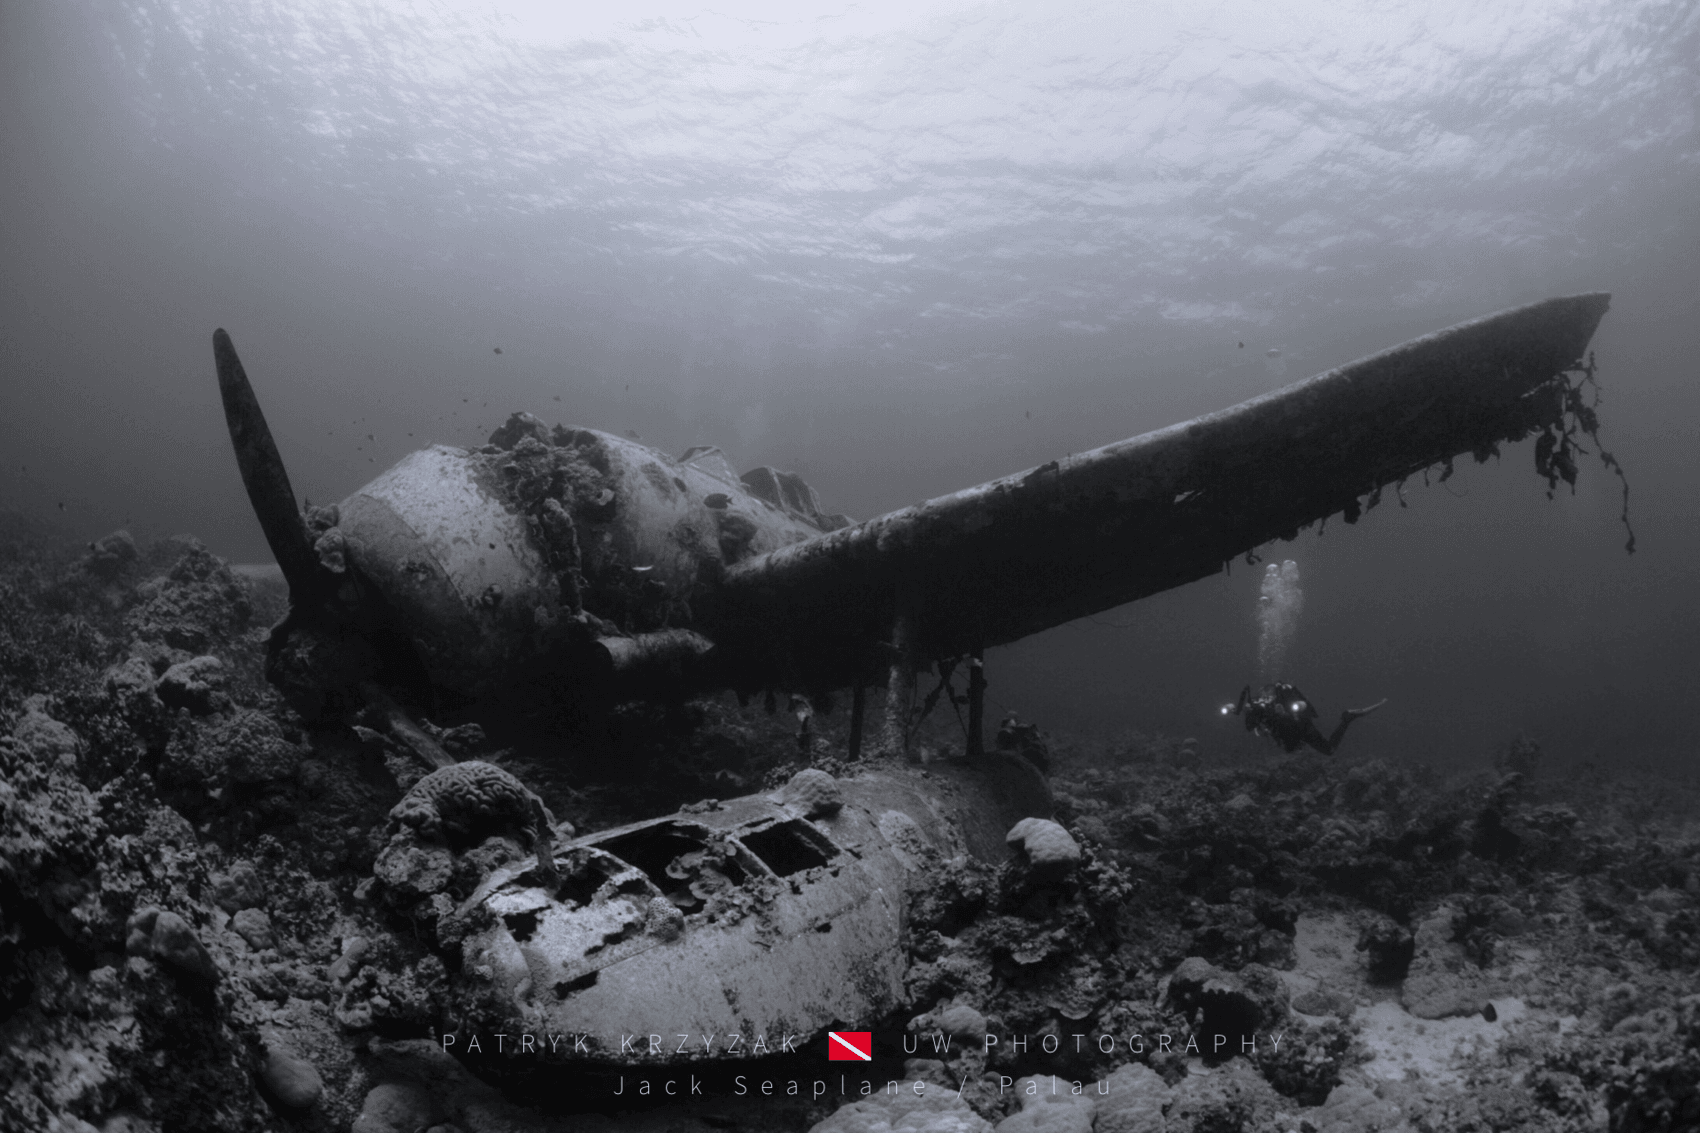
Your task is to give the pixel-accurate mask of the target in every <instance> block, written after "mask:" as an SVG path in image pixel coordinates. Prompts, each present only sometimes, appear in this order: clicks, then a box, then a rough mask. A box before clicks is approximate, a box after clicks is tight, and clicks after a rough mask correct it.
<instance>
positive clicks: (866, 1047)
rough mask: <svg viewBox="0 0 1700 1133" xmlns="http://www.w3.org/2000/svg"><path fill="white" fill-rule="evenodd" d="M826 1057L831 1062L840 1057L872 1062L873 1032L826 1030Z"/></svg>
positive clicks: (845, 1059)
mask: <svg viewBox="0 0 1700 1133" xmlns="http://www.w3.org/2000/svg"><path fill="white" fill-rule="evenodd" d="M826 1057H827V1058H828V1059H829V1060H831V1061H833V1062H837V1061H839V1060H840V1059H842V1060H844V1061H847V1062H872V1061H873V1060H874V1033H873V1032H872V1031H828V1032H827V1033H826Z"/></svg>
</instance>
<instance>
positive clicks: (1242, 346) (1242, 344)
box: [1240, 342, 1245, 350]
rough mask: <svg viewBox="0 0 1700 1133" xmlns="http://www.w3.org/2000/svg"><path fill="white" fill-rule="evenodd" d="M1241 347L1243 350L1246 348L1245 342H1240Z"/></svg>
mask: <svg viewBox="0 0 1700 1133" xmlns="http://www.w3.org/2000/svg"><path fill="white" fill-rule="evenodd" d="M1240 349H1241V350H1244V349H1245V343H1243V342H1242V343H1240Z"/></svg>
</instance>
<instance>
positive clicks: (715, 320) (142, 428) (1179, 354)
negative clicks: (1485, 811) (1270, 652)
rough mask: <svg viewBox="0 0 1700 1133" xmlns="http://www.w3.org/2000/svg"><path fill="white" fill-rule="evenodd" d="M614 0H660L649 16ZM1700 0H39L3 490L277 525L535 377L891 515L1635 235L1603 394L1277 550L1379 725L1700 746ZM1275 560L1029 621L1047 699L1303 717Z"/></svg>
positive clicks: (1601, 747) (1176, 726) (32, 498)
mask: <svg viewBox="0 0 1700 1133" xmlns="http://www.w3.org/2000/svg"><path fill="white" fill-rule="evenodd" d="M611 7H618V9H619V10H620V12H621V14H620V15H619V16H618V17H617V18H613V17H610V16H609V15H608V10H609V8H611ZM1696 59H1700V6H1697V5H1695V4H1693V3H1692V2H1688V0H1672V2H1657V0H1644V2H1634V0H1573V2H1564V0H1534V2H1524V3H1496V4H1481V3H1476V2H1465V0H1445V2H1437V3H1432V4H1424V3H1414V2H1413V3H1394V2H1377V0H1347V2H1343V3H1323V2H1321V0H1311V2H1297V0H1289V2H1269V0H1233V2H1223V3H1175V4H1158V3H1104V4H1091V3H1046V4H1037V3H1031V4H1010V3H968V2H960V3H958V2H938V3H933V4H930V5H928V4H899V3H888V4H863V5H858V4H845V3H778V2H773V3H748V4H720V5H713V6H698V5H692V4H686V3H656V4H648V5H646V4H643V3H635V4H627V5H618V6H607V5H588V4H586V5H567V4H559V5H558V4H548V3H538V4H535V5H524V4H519V3H502V4H478V3H473V2H470V0H468V2H466V3H458V4H430V3H418V4H408V3H402V2H399V0H397V2H386V3H365V2H331V0H324V2H316V3H307V2H303V3H286V2H274V3H261V2H251V3H242V2H234V0H232V2H221V0H176V2H136V3H119V2H107V3H97V2H91V0H0V141H3V150H0V153H3V159H0V454H3V461H4V467H3V468H0V508H4V509H11V510H20V511H23V512H25V513H27V514H30V515H33V516H37V517H40V518H44V519H49V520H52V521H54V522H56V523H58V524H60V525H61V526H63V527H64V528H65V529H66V530H67V532H68V533H70V534H71V535H74V536H75V537H77V538H84V539H86V538H93V537H97V536H99V535H102V534H105V533H106V532H108V531H110V530H112V529H113V528H116V527H119V526H128V527H130V528H131V530H133V531H135V532H137V534H138V535H140V534H143V533H155V534H164V533H172V532H192V533H194V534H196V535H198V536H199V537H200V538H202V539H203V540H205V541H206V542H207V544H208V545H209V546H210V547H211V548H212V549H213V550H215V551H216V552H218V553H219V554H222V555H225V556H227V557H229V558H231V559H233V560H239V561H259V560H263V559H267V558H269V553H268V552H267V550H266V545H265V542H264V539H263V537H262V536H261V533H260V530H259V527H258V524H257V523H256V522H255V520H254V518H253V516H252V514H251V512H250V510H249V506H248V502H247V499H246V497H245V495H244V494H243V491H242V488H241V484H240V481H239V480H238V477H237V474H236V467H235V462H234V459H233V457H232V455H231V451H230V445H229V441H228V439H227V436H226V433H225V425H224V420H223V414H222V410H221V408H220V405H219V400H218V397H217V392H216V386H215V380H214V371H213V360H212V351H211V348H210V343H211V335H212V331H213V329H214V328H215V327H218V326H223V327H225V328H227V329H228V330H229V331H230V333H231V335H232V337H233V338H234V340H235V343H236V345H237V347H238V349H239V350H240V351H241V353H242V358H243V360H244V362H245V363H246V365H247V369H248V373H249V375H250V377H251V378H252V379H253V381H254V383H255V386H256V389H257V391H258V394H259V397H260V400H261V403H262V405H263V406H264V407H265V410H266V413H267V415H268V417H269V419H270V422H271V426H272V430H273V432H274V433H275V435H276V437H277V439H278V443H279V447H280V449H281V451H282V455H283V458H284V460H285V462H286V463H287V465H288V467H289V470H290V474H291V477H292V479H293V482H294V486H295V489H296V491H297V492H301V493H304V494H305V495H307V496H309V497H311V498H312V499H313V500H315V501H321V502H323V501H329V500H334V499H339V498H341V497H343V496H345V495H347V494H348V493H349V492H351V491H353V490H354V489H356V488H358V487H359V486H360V485H361V484H362V483H364V482H365V481H367V480H369V479H370V478H371V477H372V476H374V475H375V474H376V473H378V472H380V471H382V470H383V469H384V468H386V467H387V466H389V465H390V464H391V463H393V462H394V461H395V460H397V459H398V458H399V457H401V456H402V455H403V454H405V453H406V452H408V451H410V450H411V449H413V448H416V447H419V446H421V445H423V444H425V443H427V442H430V441H442V442H448V443H454V444H460V445H473V444H478V443H482V442H483V440H484V439H485V437H486V436H487V435H488V434H489V432H490V430H491V429H493V428H494V427H495V426H496V425H498V424H500V423H501V422H502V420H503V419H505V418H506V416H507V415H508V413H509V412H510V411H513V410H519V409H528V410H530V411H532V412H535V413H537V414H538V415H540V416H542V417H543V418H544V419H545V420H548V421H551V422H554V421H564V422H569V423H573V424H579V425H586V426H591V427H596V428H602V429H606V430H609V431H612V432H625V431H628V430H630V431H632V432H635V433H637V434H638V435H639V436H641V438H642V439H643V440H644V441H645V442H646V443H649V444H652V445H654V446H656V447H658V448H660V449H663V450H665V451H668V452H670V453H673V454H678V453H681V452H683V451H684V449H685V448H687V447H689V446H691V445H694V444H718V445H720V446H721V447H722V448H724V449H725V450H726V451H727V452H728V453H729V454H730V455H731V457H732V459H733V461H734V463H735V464H737V466H738V467H739V468H749V467H754V466H756V465H760V464H771V465H775V466H777V467H780V468H785V469H791V470H795V471H798V472H800V473H802V474H803V475H804V476H805V477H806V478H807V479H808V480H809V482H810V483H811V484H812V485H813V486H814V488H815V489H816V491H817V492H818V493H819V494H820V497H821V501H822V503H823V505H824V506H825V508H826V510H828V511H842V512H847V513H849V514H851V515H852V516H855V517H856V518H858V519H865V518H869V517H871V516H873V515H877V514H879V513H882V512H885V511H889V510H892V509H895V508H899V507H903V506H906V505H908V504H912V503H916V502H918V501H920V500H922V499H925V498H928V497H931V496H936V495H940V494H943V493H946V492H950V491H953V490H956V489H958V488H962V487H966V486H969V485H971V484H975V483H979V482H981V481H984V480H987V479H990V478H992V477H995V476H999V475H1003V474H1006V473H1010V472H1015V471H1019V470H1021V469H1024V468H1028V467H1031V466H1033V465H1036V464H1039V463H1041V462H1044V461H1048V460H1052V459H1055V458H1057V457H1060V456H1063V455H1065V454H1067V453H1071V452H1079V451H1082V450H1084V449H1088V448H1092V447H1095V446H1098V445H1102V444H1105V443H1107V442H1110V441H1114V440H1117V439H1120V438H1123V437H1128V436H1132V435H1134V434H1137V433H1140V432H1144V431H1146V430H1149V429H1153V428H1157V427H1160V426H1163V425H1167V424H1169V423H1172V422H1174V421H1178V420H1182V419H1184V418H1187V417H1191V416H1194V415H1196V414H1199V413H1203V412H1207V411H1210V410H1214V409H1219V408H1223V407H1226V406H1228V405H1231V404H1234V403H1236V402H1238V401H1241V400H1244V399H1245V398H1247V397H1250V396H1253V395H1256V394H1259V393H1262V392H1266V391H1268V390H1270V389H1274V388H1276V387H1278V386H1280V385H1283V384H1286V383H1288V382H1290V381H1293V380H1296V379H1299V378H1303V377H1306V376H1308V375H1310V374H1313V373H1316V372H1319V371H1322V370H1324V369H1327V368H1329V367H1331V366H1334V365H1338V364H1341V363H1344V362H1347V361H1350V360H1352V359H1353V358H1356V357H1360V356H1362V355H1364V354H1368V353H1371V352H1373V351H1376V350H1379V349H1383V348H1385V347H1389V346H1393V345H1396V344H1398V343H1400V342H1403V341H1405V340H1406V339H1409V338H1411V337H1414V336H1416V335H1419V334H1423V333H1427V332H1429V331H1432V330H1436V329H1439V328H1441V327H1444V326H1447V325H1450V324H1451V323H1454V322H1457V321H1460V320H1462V319H1465V318H1469V317H1473V316H1476V315H1480V314H1485V313H1488V312H1491V311H1495V310H1499V309H1502V308H1505V307H1509V306H1513V305H1516V304H1520V303H1525V302H1528V301H1531V300H1535V299H1540V298H1545V297H1548V296H1554V295H1564V294H1571V293H1575V292H1581V291H1592V290H1608V291H1611V292H1612V293H1613V300H1612V310H1611V312H1610V313H1609V314H1608V315H1607V316H1606V318H1605V320H1604V322H1603V324H1602V325H1601V328H1600V331H1599V333H1598V334H1597V335H1596V337H1595V340H1594V348H1595V350H1596V351H1597V356H1598V361H1599V367H1600V369H1599V379H1600V383H1601V385H1602V387H1603V389H1604V400H1603V402H1602V404H1601V414H1602V419H1603V430H1602V433H1601V437H1602V439H1603V440H1604V441H1605V443H1606V445H1607V447H1608V448H1609V449H1610V450H1611V451H1612V452H1613V453H1614V454H1615V455H1616V456H1617V457H1618V458H1619V459H1620V460H1621V461H1622V463H1623V466H1624V467H1625V469H1626V470H1627V473H1628V478H1629V483H1630V485H1631V488H1632V493H1631V496H1630V519H1631V521H1632V522H1633V524H1634V527H1635V532H1636V536H1637V539H1638V549H1637V552H1636V553H1635V554H1634V555H1628V554H1626V553H1625V550H1624V543H1625V539H1626V533H1625V531H1624V528H1623V527H1622V525H1621V524H1620V522H1619V510H1620V507H1621V498H1620V494H1619V493H1620V489H1619V485H1618V483H1617V481H1616V480H1615V478H1613V477H1612V476H1610V475H1609V474H1608V473H1607V472H1606V471H1605V470H1604V469H1603V468H1602V467H1600V465H1599V463H1598V462H1597V461H1595V460H1593V459H1591V458H1590V459H1588V460H1587V461H1586V462H1585V463H1584V465H1583V467H1582V475H1581V479H1580V482H1579V484H1578V486H1577V490H1576V492H1575V494H1574V496H1572V495H1571V494H1569V493H1568V491H1564V490H1561V491H1560V493H1559V494H1558V496H1557V498H1555V499H1553V500H1551V501H1549V500H1548V499H1547V498H1546V491H1545V488H1546V485H1545V483H1544V482H1543V481H1541V480H1539V479H1537V477H1536V476H1535V474H1534V465H1533V457H1532V454H1531V451H1530V446H1529V445H1527V444H1525V445H1521V446H1512V447H1508V448H1507V449H1506V451H1505V453H1504V455H1503V458H1502V459H1499V460H1494V461H1489V462H1488V463H1487V464H1485V465H1482V466H1479V467H1478V466H1475V465H1469V466H1461V467H1460V468H1459V471H1458V474H1457V475H1456V476H1455V477H1453V478H1452V479H1451V480H1450V481H1449V482H1447V483H1446V484H1444V485H1442V484H1434V485H1432V486H1429V487H1423V486H1422V485H1421V484H1420V483H1419V482H1418V481H1416V480H1413V481H1412V482H1411V483H1410V484H1409V485H1407V489H1406V492H1405V495H1406V497H1407V500H1408V504H1409V506H1408V507H1406V508H1401V507H1399V506H1397V503H1396V502H1395V501H1393V500H1392V499H1391V498H1390V499H1389V500H1388V501H1386V502H1384V503H1383V504H1382V506H1381V507H1379V508H1377V509H1376V510H1374V511H1372V512H1369V513H1367V514H1366V515H1365V516H1364V517H1363V518H1362V519H1361V520H1360V521H1359V522H1358V523H1357V524H1355V525H1353V526H1347V525H1345V524H1344V523H1343V522H1341V521H1340V520H1339V519H1338V517H1336V519H1335V520H1333V521H1331V522H1330V523H1328V524H1327V525H1326V528H1325V530H1323V531H1318V530H1316V529H1311V530H1309V531H1306V532H1304V533H1303V534H1301V536H1300V537H1299V538H1298V539H1297V540H1295V541H1293V542H1291V543H1278V544H1274V545H1271V546H1269V547H1266V548H1263V549H1262V550H1263V554H1264V557H1265V558H1266V559H1269V560H1274V561H1281V560H1285V559H1292V560H1295V561H1296V562H1298V563H1299V564H1300V566H1301V568H1302V572H1303V579H1304V608H1303V614H1302V618H1300V619H1299V620H1298V622H1297V624H1296V627H1295V628H1294V630H1293V632H1292V636H1291V640H1290V643H1289V645H1288V648H1287V649H1286V651H1285V666H1286V670H1287V671H1286V674H1285V675H1286V678H1287V679H1289V680H1292V681H1294V682H1295V683H1297V684H1298V685H1300V686H1301V687H1302V688H1303V689H1304V690H1305V691H1306V692H1307V694H1308V695H1309V696H1310V697H1311V698H1312V699H1313V700H1314V701H1315V702H1316V703H1317V704H1318V705H1319V706H1320V707H1321V709H1322V710H1323V713H1324V716H1325V717H1328V716H1331V715H1332V714H1333V713H1334V712H1337V711H1338V710H1339V709H1340V708H1342V707H1345V706H1347V705H1348V704H1351V705H1359V704H1367V703H1370V702H1372V701H1375V700H1378V699H1380V698H1382V697H1387V698H1388V699H1389V703H1388V705H1387V706H1386V707H1385V708H1383V709H1382V710H1381V711H1380V712H1379V713H1377V714H1376V716H1375V717H1373V718H1372V719H1370V720H1366V721H1364V722H1363V723H1361V724H1359V725H1357V726H1356V727H1355V729H1354V731H1353V733H1352V736H1351V739H1350V741H1349V746H1348V747H1347V749H1346V750H1347V755H1348V756H1351V757H1364V756H1371V755H1378V756H1385V757H1388V758H1396V759H1406V760H1424V761H1430V762H1436V763H1481V762H1485V761H1486V760H1488V759H1490V758H1491V757H1492V755H1493V753H1494V751H1495V749H1496V747H1498V746H1499V745H1501V744H1503V743H1505V742H1506V741H1508V740H1510V739H1511V738H1512V737H1513V736H1515V735H1517V734H1518V733H1520V732H1522V733H1527V734H1528V735H1530V736H1532V737H1534V738H1535V739H1537V740H1538V741H1539V742H1540V743H1541V744H1542V745H1543V747H1544V748H1545V750H1546V752H1547V753H1548V755H1549V757H1551V758H1553V759H1555V760H1559V761H1575V760H1583V759H1593V760H1597V761H1599V762H1600V763H1601V764H1604V765H1608V766H1609V765H1614V764H1624V763H1634V762H1641V761H1648V762H1655V763H1660V764H1665V765H1672V764H1675V765H1678V766H1685V767H1692V766H1693V762H1692V761H1693V760H1694V756H1695V752H1696V741H1695V739H1694V729H1693V725H1692V717H1693V711H1694V709H1693V704H1694V701H1695V694H1694V689H1695V685H1696V678H1697V676H1700V665H1697V661H1696V658H1697V657H1700V600H1697V597H1696V595H1697V594H1700V523H1697V521H1700V499H1697V497H1696V492H1695V484H1696V483H1697V481H1700V427H1697V425H1696V414H1697V413H1700V382H1697V381H1696V377H1697V375H1696V363H1695V358H1696V354H1697V348H1696V343H1695V336H1696V328H1697V327H1700V125H1697V120H1696V111H1697V108H1700V97H1697V95H1700V72H1697V70H1696V68H1695V66H1694V60H1696ZM1262 573H1263V567H1262V566H1261V565H1257V566H1248V565H1246V564H1244V563H1237V564H1235V565H1234V568H1233V570H1232V571H1231V572H1229V573H1226V574H1223V575H1220V576H1217V577H1214V578H1210V579H1206V580H1203V581H1200V582H1197V583H1194V584H1192V585H1190V586H1187V587H1183V588H1181V589H1179V590H1177V591H1173V592H1170V593H1168V594H1164V595H1159V596H1158V597H1155V598H1152V599H1148V600H1146V601H1143V602H1140V603H1136V604H1134V605H1132V606H1128V607H1125V608H1122V609H1118V610H1113V611H1107V612H1105V613H1103V614H1101V615H1098V616H1095V617H1092V618H1088V619H1085V620H1083V621H1081V622H1077V623H1074V624H1072V625H1069V626H1065V627H1062V628H1060V629H1057V630H1054V631H1051V632H1048V633H1045V634H1041V635H1038V636H1036V637H1034V638H1030V639H1028V640H1026V641H1023V642H1020V643H1017V644H1016V645H1013V646H1009V647H1006V648H1003V649H999V650H996V651H993V652H992V653H991V654H990V655H989V656H988V664H987V669H988V675H989V677H990V680H991V686H990V689H989V694H988V695H989V698H990V702H991V704H992V706H993V708H994V709H995V710H998V711H1011V710H1014V711H1019V712H1020V713H1021V714H1022V716H1023V717H1024V718H1027V719H1030V720H1033V721H1035V722H1037V723H1039V724H1040V725H1041V727H1044V728H1046V729H1050V730H1056V731H1064V732H1075V733H1091V732H1104V733H1113V732H1116V731H1119V730H1121V729H1127V728H1135V729H1139V730H1141V731H1144V732H1148V733H1163V734H1168V735H1172V736H1187V735H1190V736H1196V737H1197V738H1198V739H1199V740H1200V743H1201V745H1202V746H1203V747H1204V748H1205V749H1206V750H1216V751H1223V752H1235V751H1242V750H1252V749H1251V747H1250V745H1252V744H1253V742H1254V741H1253V739H1252V738H1251V737H1248V736H1246V735H1245V734H1244V733H1243V732H1241V731H1239V730H1238V723H1237V721H1234V720H1231V719H1230V720H1228V721H1224V720H1222V719H1221V718H1220V717H1219V716H1218V714H1217V712H1216V708H1217V706H1218V705H1219V704H1221V703H1222V702H1224V701H1227V700H1231V699H1232V698H1233V696H1234V695H1235V694H1236V693H1237V692H1238V691H1239V688H1240V686H1241V685H1242V684H1245V683H1247V682H1250V681H1253V680H1255V679H1256V676H1257V667H1258V661H1259V656H1258V619H1257V609H1258V588H1259V583H1260V580H1261V578H1262Z"/></svg>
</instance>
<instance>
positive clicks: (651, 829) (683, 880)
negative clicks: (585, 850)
mask: <svg viewBox="0 0 1700 1133" xmlns="http://www.w3.org/2000/svg"><path fill="white" fill-rule="evenodd" d="M597 848H598V849H600V850H604V851H606V852H607V853H610V854H613V855H614V856H615V857H617V858H619V859H620V860H621V861H625V862H630V863H631V864H632V865H634V866H636V867H637V868H639V869H641V870H643V872H644V873H646V874H648V875H649V879H650V880H651V881H653V882H655V884H656V885H657V886H658V887H659V888H660V890H661V892H663V893H665V894H666V895H667V899H668V900H669V901H671V902H673V904H674V905H675V906H677V907H678V908H679V909H681V910H683V911H684V912H687V913H690V912H695V911H697V910H698V909H700V908H702V906H703V904H704V903H705V902H706V901H707V900H708V898H709V897H711V896H713V895H714V894H715V893H718V892H720V891H721V890H723V889H727V888H729V887H733V886H737V885H741V884H743V881H744V877H745V871H744V867H743V866H741V865H739V864H738V861H737V857H736V851H735V849H734V847H733V846H732V845H731V844H730V843H728V842H727V841H726V840H725V839H724V838H719V837H715V836H713V835H711V834H710V833H709V832H708V831H706V830H704V829H702V828H701V827H697V826H688V825H685V824H683V823H674V822H662V823H657V824H656V825H654V826H646V827H644V828H643V829H642V830H634V831H632V832H631V833H629V834H622V835H620V836H619V837H616V838H610V839H609V840H608V841H606V842H599V843H597Z"/></svg>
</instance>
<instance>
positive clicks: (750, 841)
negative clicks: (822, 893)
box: [738, 818, 838, 877]
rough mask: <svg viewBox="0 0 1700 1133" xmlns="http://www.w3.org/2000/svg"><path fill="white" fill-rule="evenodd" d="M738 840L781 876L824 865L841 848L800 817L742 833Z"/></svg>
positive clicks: (788, 875)
mask: <svg viewBox="0 0 1700 1133" xmlns="http://www.w3.org/2000/svg"><path fill="white" fill-rule="evenodd" d="M738 840H739V841H740V842H742V843H743V844H744V848H745V849H747V850H749V851H750V853H752V854H754V855H755V856H756V857H758V858H760V859H761V860H762V861H763V862H765V863H766V864H767V867H768V868H769V869H771V870H772V871H773V872H774V873H777V874H778V875H779V876H780V877H790V876H791V875H792V874H794V873H802V872H803V871H804V870H806V869H813V868H814V867H815V866H818V865H825V864H826V863H827V862H829V861H831V860H832V859H833V858H834V857H836V856H837V854H838V847H836V846H834V845H833V844H832V843H831V842H830V841H828V840H827V838H826V837H825V836H824V835H822V834H821V833H820V831H818V830H816V829H815V828H814V827H813V826H810V825H809V824H808V823H807V822H804V821H803V820H802V819H800V818H793V819H792V820H790V821H789V822H776V823H774V824H773V825H772V826H767V827H763V828H762V829H760V830H755V831H751V832H748V833H740V834H739V835H738Z"/></svg>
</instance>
